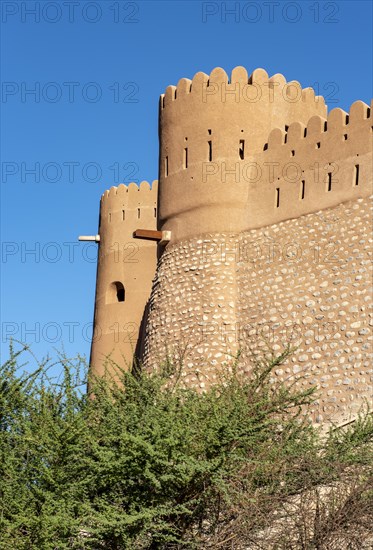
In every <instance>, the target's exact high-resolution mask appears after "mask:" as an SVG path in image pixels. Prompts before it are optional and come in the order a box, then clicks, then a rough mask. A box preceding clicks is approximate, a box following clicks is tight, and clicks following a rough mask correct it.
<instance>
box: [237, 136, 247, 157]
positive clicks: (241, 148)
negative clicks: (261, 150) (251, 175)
mask: <svg viewBox="0 0 373 550" xmlns="http://www.w3.org/2000/svg"><path fill="white" fill-rule="evenodd" d="M238 154H239V156H240V159H241V160H244V158H245V140H244V139H240V146H239V148H238Z"/></svg>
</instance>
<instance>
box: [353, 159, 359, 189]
mask: <svg viewBox="0 0 373 550" xmlns="http://www.w3.org/2000/svg"><path fill="white" fill-rule="evenodd" d="M359 168H360V167H359V165H358V164H355V178H354V179H355V185H359Z"/></svg>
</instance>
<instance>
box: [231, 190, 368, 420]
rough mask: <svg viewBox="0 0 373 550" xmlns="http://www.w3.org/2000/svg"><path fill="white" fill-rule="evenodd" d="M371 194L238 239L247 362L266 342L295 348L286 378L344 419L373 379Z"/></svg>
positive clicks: (320, 412)
mask: <svg viewBox="0 0 373 550" xmlns="http://www.w3.org/2000/svg"><path fill="white" fill-rule="evenodd" d="M370 202H371V201H370V200H369V199H368V198H365V199H361V198H360V199H357V200H355V201H350V202H347V203H344V204H341V205H339V206H337V207H335V208H330V209H326V210H322V211H319V212H316V213H312V214H308V215H305V216H302V217H300V218H297V219H292V220H288V221H284V222H280V223H279V224H273V225H271V226H268V227H266V228H261V229H254V230H251V231H249V232H246V233H244V234H243V235H242V236H241V239H240V252H241V253H240V257H239V258H238V267H239V278H238V286H239V304H238V309H239V312H240V313H239V328H240V332H239V334H238V339H239V342H240V347H241V349H242V351H243V355H242V361H243V363H245V362H246V363H247V362H249V361H250V357H252V355H253V354H254V355H255V354H259V355H260V354H263V351H265V350H266V346H267V343H268V345H269V346H270V347H271V348H273V349H274V350H275V352H276V353H278V352H280V350H281V349H282V348H283V346H284V345H286V343H289V342H290V343H292V344H293V345H295V346H297V349H296V351H295V353H294V355H293V356H292V357H291V358H290V359H289V360H288V361H287V363H286V364H285V365H284V366H281V367H280V368H278V369H277V370H276V373H275V375H276V376H277V377H279V378H280V379H281V380H287V379H288V380H289V382H292V381H294V380H298V382H297V385H298V386H299V387H302V388H308V387H310V386H313V385H317V386H318V387H319V389H320V391H321V395H322V397H321V399H320V401H319V402H318V403H317V404H316V406H315V408H314V411H313V419H314V420H316V421H320V422H322V421H342V420H346V419H347V418H348V417H349V415H350V414H351V413H356V412H357V410H358V408H359V407H360V406H361V404H362V401H363V398H364V397H365V398H367V399H368V400H369V402H370V406H372V404H373V386H372V381H373V380H372V372H373V371H372V351H373V342H372V338H373V336H372V334H373V333H372V326H373V314H372V294H371V290H372V289H371V282H372V263H371V262H372V212H371V204H370Z"/></svg>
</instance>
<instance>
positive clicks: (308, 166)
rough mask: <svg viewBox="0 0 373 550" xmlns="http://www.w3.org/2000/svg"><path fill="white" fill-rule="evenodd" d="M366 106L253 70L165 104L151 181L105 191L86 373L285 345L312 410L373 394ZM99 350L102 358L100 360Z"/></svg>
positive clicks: (177, 94)
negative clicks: (314, 392)
mask: <svg viewBox="0 0 373 550" xmlns="http://www.w3.org/2000/svg"><path fill="white" fill-rule="evenodd" d="M372 129H373V125H372V111H371V108H370V107H369V106H368V105H366V104H365V103H363V102H362V101H356V102H355V103H353V105H352V106H351V108H350V111H349V113H346V112H345V111H343V110H342V109H339V108H336V109H333V110H332V111H331V112H330V113H328V112H327V106H326V105H325V101H324V99H323V97H321V96H315V93H314V90H313V89H312V88H305V89H302V88H301V86H300V84H299V83H298V82H296V81H291V82H286V80H285V78H284V77H283V76H282V75H280V74H276V75H274V76H272V77H269V76H268V74H267V73H266V72H265V71H264V70H263V69H256V70H254V72H253V73H252V74H251V75H250V76H249V75H248V73H247V71H246V69H244V68H243V67H236V68H235V69H233V71H232V74H231V77H230V78H228V75H227V74H226V73H225V71H224V70H223V69H221V68H216V69H214V70H213V71H212V72H211V74H210V75H206V74H204V73H197V74H196V75H195V76H194V78H193V80H189V79H186V78H183V79H181V80H180V81H179V83H178V85H177V86H169V87H168V88H167V89H166V92H165V94H164V95H162V96H161V98H160V103H159V139H160V153H159V182H158V181H153V182H152V183H151V184H149V183H147V182H141V184H140V185H139V186H137V185H136V184H134V183H131V184H129V185H128V186H125V185H119V186H118V187H112V188H111V189H110V190H108V191H106V192H105V193H104V194H103V196H102V198H101V205H100V221H99V229H98V235H96V236H95V237H82V238H81V239H83V240H84V239H91V240H96V241H97V242H98V246H99V256H98V268H97V286H96V300H95V314H94V327H95V331H94V337H93V341H92V349H91V360H90V372H91V375H103V374H104V372H105V370H107V369H108V370H109V371H110V372H111V373H112V374H114V375H115V372H116V367H115V363H117V364H119V365H122V366H126V367H127V368H130V367H131V364H132V362H133V359H134V357H135V358H137V359H138V360H140V361H141V362H142V364H143V366H144V368H145V369H156V368H157V367H158V366H159V364H160V363H161V362H162V361H165V360H166V359H167V358H168V357H172V358H173V360H175V361H178V362H179V363H180V366H181V377H182V380H183V381H184V383H185V384H187V385H192V386H194V387H197V388H199V389H200V390H201V391H203V390H204V389H205V388H207V387H208V386H210V385H211V384H213V383H214V381H216V379H217V377H218V376H219V372H220V371H221V370H222V369H228V368H231V366H232V364H233V362H234V361H235V359H236V358H237V357H238V356H239V359H238V363H237V368H238V369H240V371H241V372H242V373H247V376H250V372H251V370H252V367H253V361H254V360H255V357H262V356H263V355H266V354H272V353H281V351H282V350H283V349H284V348H285V347H286V345H287V344H289V343H290V344H291V345H292V346H294V348H295V351H294V353H293V354H292V355H291V357H289V358H288V359H287V361H286V362H285V363H284V364H283V365H281V366H280V367H279V368H278V369H277V370H275V372H274V374H273V376H276V377H278V378H279V379H281V380H284V381H288V382H289V383H295V384H296V385H298V386H299V387H309V386H311V385H316V386H317V387H318V389H319V399H318V400H317V401H316V402H315V405H314V410H313V413H312V414H313V420H314V421H315V422H330V421H332V422H344V421H348V420H349V419H350V418H352V417H353V416H354V415H355V414H356V413H357V411H358V410H359V408H360V407H361V406H362V404H363V403H365V402H366V401H368V403H370V404H371V402H372V325H373V318H372V310H371V309H370V308H371V303H372V300H371V294H370V282H371V271H370V269H371V250H372V247H371V244H372V238H371V236H372V217H371V212H370V203H369V198H370V195H371V192H372V191H371V188H372V144H371V141H372V135H373V132H372ZM108 356H109V360H108V359H107V358H108Z"/></svg>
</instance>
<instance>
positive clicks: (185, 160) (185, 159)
mask: <svg viewBox="0 0 373 550" xmlns="http://www.w3.org/2000/svg"><path fill="white" fill-rule="evenodd" d="M183 166H184V168H188V147H185V149H184V160H183Z"/></svg>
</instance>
